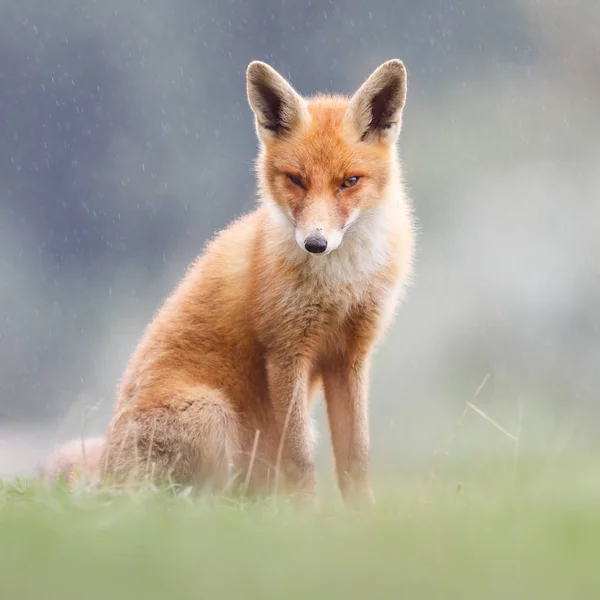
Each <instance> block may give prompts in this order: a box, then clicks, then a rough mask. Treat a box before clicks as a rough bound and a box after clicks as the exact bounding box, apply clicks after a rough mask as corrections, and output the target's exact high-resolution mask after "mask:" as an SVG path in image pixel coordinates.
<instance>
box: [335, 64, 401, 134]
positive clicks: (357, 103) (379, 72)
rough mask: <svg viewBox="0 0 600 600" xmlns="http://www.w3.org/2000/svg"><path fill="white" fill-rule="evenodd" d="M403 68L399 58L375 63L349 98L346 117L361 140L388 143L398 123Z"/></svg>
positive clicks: (398, 130) (398, 129) (396, 130)
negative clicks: (377, 65)
mask: <svg viewBox="0 0 600 600" xmlns="http://www.w3.org/2000/svg"><path fill="white" fill-rule="evenodd" d="M405 100H406V69H405V68H404V64H403V63H402V61H401V60H397V59H394V60H388V61H387V62H385V63H383V64H382V65H381V66H380V67H378V68H377V69H376V70H375V71H374V72H373V73H372V74H371V76H370V77H369V78H368V79H367V80H366V81H365V82H364V83H363V84H362V86H361V87H360V88H359V90H358V91H357V92H356V94H354V96H353V97H352V99H351V100H350V106H349V108H348V113H347V119H349V121H350V123H351V124H352V125H353V127H354V129H355V130H356V132H357V133H358V134H359V135H360V138H361V140H364V141H382V142H385V143H387V144H392V143H393V142H395V141H396V139H397V138H398V134H399V133H400V128H401V125H402V109H403V108H404V102H405Z"/></svg>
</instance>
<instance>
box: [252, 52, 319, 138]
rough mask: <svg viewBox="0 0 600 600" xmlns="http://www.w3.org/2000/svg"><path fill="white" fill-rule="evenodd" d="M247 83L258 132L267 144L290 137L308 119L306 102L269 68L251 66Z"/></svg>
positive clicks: (258, 63)
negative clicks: (281, 137)
mask: <svg viewBox="0 0 600 600" xmlns="http://www.w3.org/2000/svg"><path fill="white" fill-rule="evenodd" d="M246 81H247V88H248V101H249V102H250V106H251V108H252V110H253V111H254V114H255V115H256V130H257V133H258V135H259V137H260V138H261V139H262V140H263V141H265V142H267V141H269V140H272V139H274V138H276V137H280V136H284V135H286V134H287V133H289V132H290V131H291V130H292V129H293V128H294V127H296V126H297V125H298V124H299V123H300V121H301V120H302V119H303V118H305V117H306V114H307V110H306V103H305V101H304V99H303V98H302V97H301V96H300V94H298V93H297V92H296V90H294V88H293V87H292V86H291V85H290V84H289V83H288V82H287V81H286V80H285V79H284V78H283V77H282V76H281V75H280V74H279V73H278V72H277V71H275V69H273V68H272V67H270V66H269V65H267V64H265V63H263V62H260V61H258V60H255V61H253V62H251V63H250V65H249V66H248V71H247V73H246Z"/></svg>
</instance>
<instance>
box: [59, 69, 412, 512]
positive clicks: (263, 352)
mask: <svg viewBox="0 0 600 600" xmlns="http://www.w3.org/2000/svg"><path fill="white" fill-rule="evenodd" d="M247 94H248V100H249V103H250V106H251V108H252V110H253V112H254V115H255V126H256V132H257V135H258V139H259V145H260V151H259V156H258V160H257V169H256V170H257V175H258V191H259V203H258V205H257V208H256V209H255V210H254V211H253V212H250V213H249V214H246V215H245V216H243V217H241V218H239V219H238V220H236V221H234V222H233V223H232V224H231V225H230V226H229V227H227V228H226V229H224V230H223V231H221V232H220V233H218V234H217V235H216V236H215V237H214V238H213V239H212V240H211V241H210V242H209V243H208V245H207V247H206V248H205V250H204V252H203V253H202V254H201V255H200V256H199V257H198V258H197V260H196V261H195V262H194V263H193V264H192V265H191V267H190V268H189V270H188V272H187V274H186V275H185V277H184V278H183V280H182V281H181V282H180V284H179V285H178V286H177V288H176V289H175V290H174V292H173V293H172V294H171V295H170V296H169V297H168V298H167V299H166V301H165V303H164V304H163V306H162V307H161V308H160V310H159V311H158V313H157V314H156V315H155V317H154V319H153V321H152V322H151V323H150V325H149V326H148V327H147V329H146V330H145V332H144V334H143V337H142V339H141V341H140V343H139V345H138V347H137V349H136V350H135V352H134V354H133V356H132V358H131V360H130V362H129V364H128V366H127V369H126V371H125V373H124V376H123V378H122V380H121V382H120V384H119V388H118V397H117V402H116V406H115V409H114V413H113V415H112V419H111V421H110V424H109V426H108V431H107V436H106V441H105V442H104V444H103V446H102V449H101V452H96V451H95V452H94V453H93V454H94V456H93V457H92V459H96V461H97V462H96V463H95V465H92V466H93V467H94V468H95V469H96V470H97V471H98V472H101V473H102V476H108V475H110V476H111V477H113V478H116V480H120V481H125V480H127V479H128V478H130V477H133V478H134V479H136V478H144V477H145V476H151V478H152V480H154V481H166V480H170V481H173V482H175V483H178V484H182V485H191V486H196V485H217V486H223V485H225V484H226V483H227V482H228V481H229V480H230V477H231V476H232V473H234V472H235V473H237V474H238V475H240V476H241V480H242V481H249V484H250V487H251V488H253V489H260V490H263V491H267V492H269V491H272V490H275V489H277V488H278V487H281V489H282V491H286V492H287V493H289V494H293V495H297V496H299V497H301V498H302V497H303V498H305V499H307V498H308V499H311V500H314V499H316V496H317V477H316V470H315V465H314V462H313V445H314V438H313V425H312V420H311V416H310V412H311V405H312V403H313V400H314V398H315V396H316V394H317V393H318V392H319V391H320V390H321V389H322V390H323V392H324V396H325V402H326V407H327V416H328V423H329V429H330V434H331V443H332V447H333V453H334V457H335V467H336V473H337V481H338V486H339V490H340V492H341V494H342V497H343V498H344V500H346V501H348V502H350V501H353V500H357V501H365V502H367V503H371V502H373V494H372V491H371V484H370V480H369V467H368V463H369V460H368V459H369V423H368V388H369V366H370V362H371V356H372V353H373V349H374V347H375V345H376V343H377V342H378V341H379V340H380V339H381V338H382V336H383V334H384V332H385V331H386V329H387V328H388V326H389V325H390V324H391V322H392V320H393V317H394V315H395V311H396V307H397V304H398V301H399V299H400V298H401V296H402V291H403V289H404V288H405V286H406V284H407V282H408V281H409V279H410V277H411V273H412V261H413V253H414V246H415V227H414V218H413V211H412V207H411V202H410V200H409V198H408V196H407V194H406V192H405V189H404V185H403V181H402V176H401V169H400V162H399V159H398V157H397V149H396V141H397V138H398V135H399V132H400V128H401V123H402V112H403V108H404V103H405V98H406V70H405V68H404V65H403V63H402V62H401V61H400V60H390V61H388V62H385V63H384V64H382V65H381V66H380V67H379V68H377V69H376V70H375V71H374V72H373V73H372V74H371V76H370V77H369V78H368V79H367V80H366V81H365V82H364V83H363V85H362V86H361V87H360V88H359V89H358V91H357V92H356V93H355V94H354V95H353V96H352V97H350V98H346V97H342V96H325V95H317V96H314V97H310V98H305V97H303V96H301V95H300V94H298V93H297V92H296V90H295V89H294V88H293V87H292V86H291V84H290V83H288V81H286V80H285V79H284V78H283V77H282V76H281V75H280V74H279V73H277V72H276V71H275V70H274V69H273V68H272V67H270V66H268V65H267V64H265V63H263V62H259V61H254V62H252V63H251V64H250V65H249V67H248V70H247ZM94 449H97V448H96V446H94ZM74 453H75V455H79V454H80V450H79V449H78V448H75V450H74ZM75 455H74V456H73V457H72V458H71V459H70V461H71V463H73V462H76V461H77V460H78V458H77V456H75ZM71 467H72V464H71Z"/></svg>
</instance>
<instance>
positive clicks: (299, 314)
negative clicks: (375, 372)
mask: <svg viewBox="0 0 600 600" xmlns="http://www.w3.org/2000/svg"><path fill="white" fill-rule="evenodd" d="M274 292H275V291H274ZM277 292H278V293H272V294H269V296H270V298H269V300H268V302H267V303H266V304H265V306H263V311H262V319H261V321H262V326H261V328H260V329H261V332H262V337H263V341H264V342H266V343H267V346H271V347H278V346H280V345H285V346H293V347H294V348H296V349H298V350H301V348H304V347H307V346H308V347H313V348H314V349H315V350H317V349H325V348H331V349H340V348H342V347H344V346H346V345H347V343H348V341H349V338H352V337H353V336H356V335H358V332H360V334H361V335H363V336H366V337H369V338H372V339H373V340H375V339H376V338H377V337H379V335H380V334H381V332H382V331H383V330H384V329H385V328H386V327H387V325H388V324H389V322H390V321H391V318H392V316H393V313H394V308H395V306H396V304H397V299H398V295H399V286H398V284H397V283H396V282H392V281H390V282H382V281H369V282H364V283H361V282H352V281H347V282H344V283H340V282H331V281H329V282H327V281H311V280H310V279H308V280H305V281H304V282H303V284H302V285H298V286H294V287H289V288H286V289H283V290H277Z"/></svg>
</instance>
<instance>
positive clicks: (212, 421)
mask: <svg viewBox="0 0 600 600" xmlns="http://www.w3.org/2000/svg"><path fill="white" fill-rule="evenodd" d="M153 400H154V399H153ZM237 445H238V427H237V417H236V414H235V412H234V410H233V409H232V407H231V405H230V403H229V402H228V400H227V398H226V397H225V396H224V395H223V394H222V393H221V392H219V391H217V390H212V389H210V388H206V387H203V386H195V387H190V388H186V389H184V390H182V391H180V392H178V393H176V394H174V395H173V396H172V397H170V398H169V399H168V400H164V399H163V400H159V401H150V402H146V403H144V402H142V401H140V400H138V401H137V403H136V405H135V406H134V407H132V408H128V407H127V408H124V409H122V410H121V411H119V412H118V413H117V414H115V416H114V418H113V421H112V423H111V425H110V426H109V431H108V436H107V444H106V450H105V454H104V456H103V458H102V460H103V462H104V475H105V476H108V477H110V478H113V479H114V480H116V481H117V482H132V483H134V482H136V481H141V480H144V479H146V478H149V479H150V480H152V481H153V482H155V483H159V484H160V483H167V482H173V483H176V484H179V485H184V486H188V485H191V486H194V487H203V488H205V487H210V488H213V489H214V488H217V489H221V488H223V487H225V485H226V484H227V482H228V480H229V477H230V475H231V473H230V470H231V463H232V456H233V454H234V453H235V451H236V448H237Z"/></svg>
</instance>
